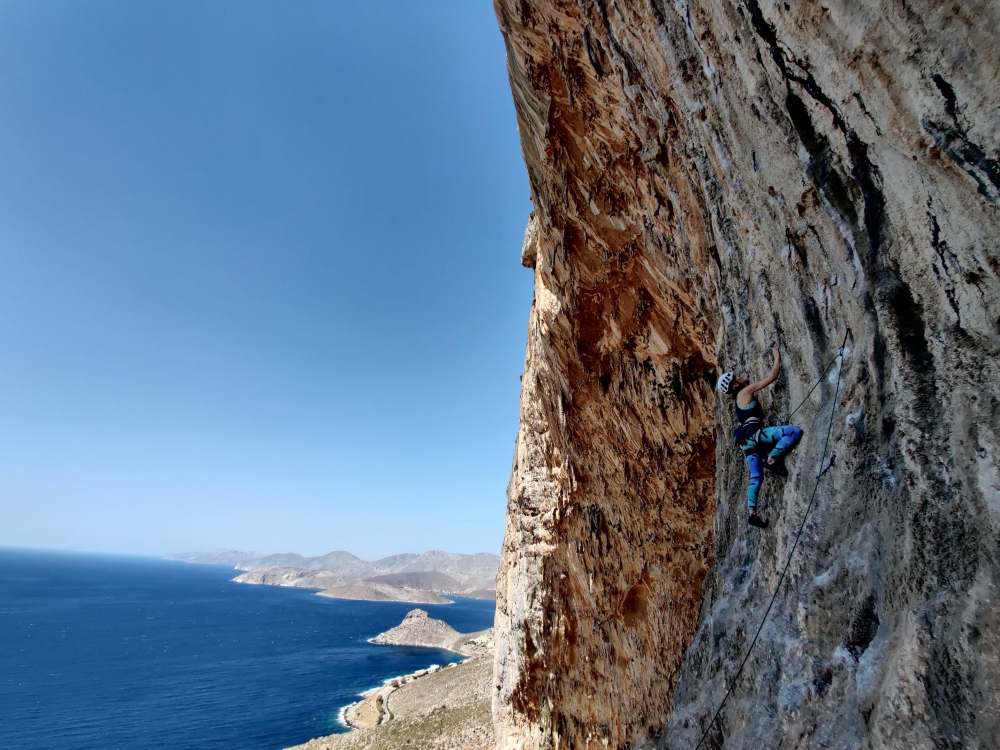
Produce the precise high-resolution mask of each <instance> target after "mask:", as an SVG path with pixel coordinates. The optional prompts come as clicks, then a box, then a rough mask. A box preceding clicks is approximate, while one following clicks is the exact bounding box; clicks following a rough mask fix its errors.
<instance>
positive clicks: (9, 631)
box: [0, 549, 495, 750]
mask: <svg viewBox="0 0 1000 750" xmlns="http://www.w3.org/2000/svg"><path fill="white" fill-rule="evenodd" d="M237 574H238V571H234V570H233V569H231V568H227V567H221V566H214V565H192V564H188V563H182V562H172V561H166V560H157V559H148V558H138V557H114V556H105V555H86V554H68V553H56V552H39V551H28V550H17V549H0V748H2V749H3V750H29V748H30V750H70V749H72V750H152V749H156V748H164V749H169V750H185V749H189V750H279V748H286V747H289V746H291V745H295V744H298V743H302V742H306V741H307V740H309V739H312V738H314V737H319V736H323V735H327V734H333V733H336V732H342V731H346V729H345V727H343V726H342V724H341V723H340V721H339V713H340V710H341V709H342V708H343V707H344V706H346V705H347V704H349V703H352V702H354V701H355V700H357V697H358V695H359V694H360V693H362V692H364V691H366V690H369V689H371V688H374V687H377V686H379V685H381V684H383V682H384V681H385V680H387V679H391V678H392V677H396V676H399V675H403V674H407V673H409V672H413V671H415V670H418V669H423V668H425V667H429V666H431V665H432V664H445V663H449V662H453V661H458V660H460V658H461V657H458V656H457V655H455V654H451V653H449V652H446V651H438V650H435V649H422V648H403V647H397V646H376V645H373V644H371V643H368V642H367V639H369V638H371V637H372V636H375V635H377V634H378V633H380V632H382V631H384V630H387V629H389V628H391V627H393V626H395V625H398V624H399V623H400V621H401V620H402V619H403V617H404V616H405V614H406V613H407V612H408V611H409V610H411V609H413V608H414V607H416V606H420V607H421V608H423V609H425V610H427V611H428V612H429V613H430V615H431V616H432V617H436V618H439V619H441V620H444V621H445V622H447V623H448V624H449V625H451V626H452V627H453V628H455V629H456V630H458V631H461V632H465V633H467V632H473V631H476V630H483V629H485V628H488V627H491V626H492V625H493V612H494V608H495V604H494V602H492V601H482V600H476V599H458V600H456V602H455V603H454V604H438V605H423V604H422V605H414V604H406V603H398V602H360V601H347V600H342V599H328V598H325V597H320V596H316V595H315V594H314V592H311V591H303V590H300V589H292V588H282V587H278V586H250V585H246V584H239V583H233V582H232V581H231V579H232V578H233V577H234V576H235V575H237Z"/></svg>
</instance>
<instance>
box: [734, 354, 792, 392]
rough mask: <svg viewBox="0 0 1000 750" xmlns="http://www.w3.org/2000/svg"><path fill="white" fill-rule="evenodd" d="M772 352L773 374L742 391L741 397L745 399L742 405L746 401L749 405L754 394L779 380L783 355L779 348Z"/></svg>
mask: <svg viewBox="0 0 1000 750" xmlns="http://www.w3.org/2000/svg"><path fill="white" fill-rule="evenodd" d="M771 351H772V352H774V366H773V367H772V368H771V374H770V375H768V376H767V377H766V378H764V379H763V380H758V381H757V382H756V383H751V384H750V385H748V386H745V387H744V388H743V389H741V390H740V392H739V396H742V397H743V398H740V403H742V402H743V400H744V399H746V400H747V403H749V399H750V397H751V396H753V394H755V393H756V392H757V391H760V390H763V389H764V388H767V387H768V386H769V385H771V383H773V382H774V381H775V380H777V379H778V374H779V373H780V372H781V353H780V352H779V351H778V348H777V347H774V348H773V349H771ZM739 396H738V398H739Z"/></svg>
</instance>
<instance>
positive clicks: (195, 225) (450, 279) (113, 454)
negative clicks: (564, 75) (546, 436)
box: [0, 0, 532, 560]
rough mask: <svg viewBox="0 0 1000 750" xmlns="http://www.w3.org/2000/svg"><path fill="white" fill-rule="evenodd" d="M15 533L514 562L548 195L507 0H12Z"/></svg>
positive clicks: (8, 527) (8, 509)
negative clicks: (535, 184) (537, 194)
mask: <svg viewBox="0 0 1000 750" xmlns="http://www.w3.org/2000/svg"><path fill="white" fill-rule="evenodd" d="M0 65H2V67H3V69H4V71H5V75H4V77H3V78H2V79H0V103H2V106H3V109H4V112H5V115H6V116H5V117H4V118H3V119H2V120H0V158H2V159H3V162H4V164H5V170H4V176H3V177H2V178H0V352H2V353H3V354H2V357H0V512H2V516H3V523H2V524H0V545H5V546H12V547H19V548H35V549H49V550H68V551H76V552H107V553H114V554H138V555H149V556H162V555H165V554H170V553H178V552H187V551H206V552H207V551H212V550H216V549H238V550H259V551H264V552H265V553H270V552H278V551H283V550H285V551H292V552H296V553H298V554H302V555H308V556H316V555H322V554H325V553H327V552H329V551H331V550H336V549H343V550H348V551H350V552H351V553H352V554H355V555H358V556H359V557H361V558H363V559H368V560H374V559H379V558H381V557H385V556H387V555H390V554H397V553H399V552H400V551H402V550H407V549H423V550H429V549H442V550H447V551H449V552H458V553H467V554H471V553H476V552H493V553H494V554H496V553H499V551H500V543H501V540H502V536H503V532H504V518H505V509H506V497H505V489H506V484H507V480H508V475H509V471H510V463H511V459H512V451H513V445H514V440H515V438H516V434H517V428H518V399H519V394H520V382H519V376H520V374H521V371H522V368H523V359H524V345H525V338H526V332H527V319H528V312H529V307H530V303H531V295H532V274H531V272H530V271H529V270H527V269H524V268H522V267H521V266H520V263H519V253H520V243H521V237H522V234H523V229H524V225H525V222H526V221H527V217H528V213H529V211H530V209H531V204H530V201H529V190H528V184H527V177H526V173H525V168H524V164H523V161H522V158H521V152H520V142H519V138H518V133H517V126H516V118H515V115H514V109H513V103H512V100H511V94H510V89H509V86H508V82H507V74H506V61H505V51H504V44H503V40H502V37H501V35H500V32H499V30H498V28H497V24H496V20H495V17H494V15H493V9H492V5H491V4H490V3H485V2H484V3H463V2H460V1H458V0H454V1H450V2H441V3H435V4H432V5H430V4H429V5H426V6H419V7H414V6H413V5H412V4H408V3H404V2H401V1H398V0H396V1H390V0H380V1H379V2H373V3H368V4H365V5H364V7H359V6H350V7H340V6H334V5H332V4H328V3H323V2H318V1H316V0H304V1H303V2H299V3H294V4H279V3H274V2H265V1H264V0H248V1H247V2H241V3H233V2H226V1H224V0H214V1H211V2H201V1H199V2H195V1H194V0H178V2H175V3H170V4H163V3H156V2H150V1H141V2H140V1H132V0H129V1H128V2H126V1H125V0H95V2H92V3H87V4H79V3H75V2H73V1H72V0H31V1H30V2H29V1H28V0H22V1H21V2H13V3H6V4H4V5H3V6H0Z"/></svg>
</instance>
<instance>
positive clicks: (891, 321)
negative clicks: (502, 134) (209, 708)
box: [493, 0, 1000, 750]
mask: <svg viewBox="0 0 1000 750" xmlns="http://www.w3.org/2000/svg"><path fill="white" fill-rule="evenodd" d="M494 5H495V8H496V12H497V17H498V20H499V23H500V28H501V30H502V32H503V35H504V40H505V44H506V51H507V63H508V71H509V76H510V83H511V89H512V92H513V98H514V103H515V107H516V110H517V118H518V128H519V132H520V136H521V144H522V150H523V155H524V160H525V163H526V166H527V172H528V177H529V181H530V186H531V197H532V201H533V203H534V207H535V210H534V213H533V215H532V217H531V219H530V221H529V223H528V228H527V231H526V233H525V242H524V247H523V249H522V256H521V259H522V263H523V264H524V265H525V266H527V267H529V268H531V269H532V273H533V274H534V284H535V295H534V301H533V303H532V309H531V315H530V320H529V325H528V343H527V356H526V361H525V368H524V374H523V378H522V383H523V388H522V394H521V415H520V431H519V434H518V438H517V444H516V449H515V455H514V463H513V471H512V476H511V480H510V485H509V491H508V511H507V530H506V538H505V541H504V546H503V554H502V561H501V563H500V571H499V575H498V591H497V617H496V664H495V668H496V673H495V679H494V683H493V684H494V703H493V707H494V720H495V729H496V735H497V743H498V745H497V746H498V748H500V750H515V749H516V750H536V749H541V748H555V747H560V748H585V747H602V748H610V749H613V750H626V749H628V750H631V748H634V747H636V746H638V745H640V744H642V743H645V742H650V741H653V742H656V741H658V742H659V746H660V747H661V748H664V749H666V748H678V749H680V748H695V747H696V746H697V745H698V744H699V741H700V739H701V738H702V737H703V735H705V734H706V732H707V733H708V734H707V737H706V742H705V744H704V745H702V746H703V747H711V748H734V749H735V748H750V747H753V748H762V747H788V748H792V747H795V748H827V747H830V748H866V749H871V750H879V749H882V748H899V747H907V748H913V749H914V750H916V749H918V748H919V749H920V750H925V749H926V750H932V749H933V750H943V749H945V748H948V749H951V748H954V749H955V750H957V749H958V748H979V749H981V750H985V748H993V747H996V744H997V736H998V731H1000V710H998V704H997V696H998V695H1000V636H998V629H997V625H998V622H1000V596H998V587H997V584H998V575H1000V557H998V555H997V549H998V548H1000V356H998V355H1000V318H998V311H1000V250H998V247H1000V245H998V239H997V238H998V237H1000V108H998V107H997V106H996V104H997V101H998V99H1000V45H998V44H997V33H998V30H1000V4H997V3H995V2H987V1H986V0H967V1H966V2H962V3H940V2H932V1H931V0H910V1H909V2H905V3H904V2H899V1H898V0H856V1H855V2H843V0H829V1H824V2H809V3H805V2H791V3H790V2H780V1H777V0H678V1H677V2H666V1H665V0H594V1H592V2H591V1H590V0H495V3H494ZM848 332H849V333H850V338H849V339H848V340H847V348H846V349H845V350H844V352H843V357H842V359H839V360H836V361H835V358H837V356H838V353H839V352H838V350H839V349H840V347H841V342H843V341H844V337H845V335H846V334H847V333H848ZM772 346H778V347H779V348H780V349H781V351H782V353H783V356H784V367H783V369H782V372H781V377H780V378H779V380H778V382H777V383H776V384H775V386H774V387H773V388H772V389H770V390H768V391H767V392H765V393H762V394H761V401H762V405H763V406H764V408H765V410H766V414H767V418H768V420H769V421H768V422H767V424H768V425H774V424H783V423H786V420H789V419H790V414H791V412H792V410H793V408H794V407H795V406H796V405H797V404H798V403H799V402H800V401H802V400H803V399H804V400H805V403H804V405H803V407H802V409H801V410H800V411H798V412H797V413H796V414H795V416H794V418H793V419H794V422H795V424H797V425H799V426H801V427H803V428H804V429H805V438H804V439H803V441H802V443H801V444H800V445H799V446H798V448H797V449H796V452H795V454H794V456H793V457H792V458H791V459H790V460H789V462H788V465H789V467H790V469H791V475H790V476H789V477H788V478H787V479H785V480H777V479H775V478H774V477H768V478H767V479H765V483H764V490H763V492H762V496H761V508H762V511H763V513H764V515H765V516H767V517H768V518H769V519H770V522H771V526H770V528H769V529H767V530H766V531H761V530H758V529H752V528H749V527H748V526H747V517H746V498H745V490H746V483H747V469H746V466H745V462H744V459H743V456H742V455H741V453H740V451H739V450H737V449H734V448H732V446H731V440H730V438H729V435H730V431H731V430H732V427H733V422H734V418H733V409H732V406H731V403H730V402H729V400H728V399H725V398H720V397H719V396H718V394H716V393H714V392H713V384H714V381H715V378H716V377H717V376H718V375H719V374H720V373H721V372H723V371H726V370H736V371H737V372H738V373H741V374H747V375H748V376H749V377H750V378H751V379H757V378H759V377H760V376H762V375H764V374H765V373H766V368H767V366H768V365H769V364H770V361H769V356H770V349H771V347H772ZM828 368H829V369H828ZM814 384H817V385H816V388H815V390H811V389H812V388H813V385H814ZM831 419H832V422H831ZM828 425H832V432H831V434H830V444H829V451H830V452H831V453H834V454H836V463H835V464H834V466H833V468H832V469H830V470H829V472H828V473H827V474H826V475H825V476H824V477H823V478H822V479H821V480H820V482H819V486H818V490H817V492H816V495H815V503H814V506H813V507H812V511H811V514H810V515H809V516H808V518H807V519H806V523H805V525H804V529H803V536H802V538H801V543H800V544H799V546H798V548H797V550H796V553H795V555H794V556H792V557H791V562H790V565H789V567H788V569H787V570H788V572H787V576H786V577H784V578H783V579H782V578H781V575H782V571H783V569H784V563H785V560H786V559H788V556H789V553H790V552H791V550H792V547H793V543H794V540H795V538H796V536H795V535H796V533H797V532H798V529H799V528H800V524H802V523H803V519H804V518H805V517H806V516H805V514H806V509H807V506H808V503H809V500H810V496H811V493H812V488H813V485H814V482H815V477H816V475H817V474H819V473H820V469H821V461H822V459H823V455H824V444H825V435H826V432H827V429H828ZM779 582H782V586H781V588H780V589H779ZM776 590H777V591H778V597H777V599H776V600H775V604H774V607H773V609H771V610H769V617H768V619H767V621H766V624H765V626H764V628H763V630H762V631H761V632H760V637H759V639H758V640H757V641H756V646H755V650H754V652H753V653H752V654H751V656H750V658H749V659H748V661H747V662H746V667H745V669H744V671H743V672H742V674H740V673H739V669H740V665H741V663H742V661H743V659H744V656H745V655H746V653H747V650H748V648H749V647H750V644H751V642H753V640H754V634H755V633H756V632H757V629H758V627H759V626H760V625H761V623H762V622H763V621H764V615H765V612H766V611H768V603H769V602H770V600H771V597H772V594H773V593H774V592H775V591H776ZM738 675H739V679H738V680H737V679H736V678H737V676H738ZM734 680H735V682H734ZM731 685H732V692H731V693H729V695H728V700H727V701H726V702H725V704H724V705H723V704H722V701H723V697H724V696H726V695H727V690H728V689H729V687H730V686H731ZM720 705H721V706H722V709H721V711H720V712H719V714H718V720H717V721H715V722H714V723H713V721H712V719H713V717H714V716H715V714H716V710H717V709H719V707H720Z"/></svg>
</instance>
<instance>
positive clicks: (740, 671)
mask: <svg viewBox="0 0 1000 750" xmlns="http://www.w3.org/2000/svg"><path fill="white" fill-rule="evenodd" d="M850 335H851V329H850V328H848V329H847V332H846V333H844V343H843V344H841V345H840V352H839V353H838V354H837V356H836V357H834V358H833V360H832V361H831V362H830V364H828V365H827V366H826V369H825V370H823V372H822V373H821V374H820V376H819V380H817V381H816V383H815V384H814V385H813V387H812V388H810V389H809V393H807V394H806V396H805V398H804V399H802V402H801V403H800V404H799V405H798V406H796V407H795V409H794V410H793V411H792V414H795V412H797V411H798V410H799V409H800V408H801V407H802V404H804V403H805V402H806V399H808V398H809V396H810V395H812V392H813V391H814V390H816V386H818V385H819V384H820V382H821V381H822V380H823V377H824V376H825V375H826V373H827V371H828V370H829V369H830V368H831V367H833V363H834V362H836V361H837V360H838V359H840V360H841V362H843V356H844V349H845V348H846V347H847V339H848V338H849V337H850ZM843 369H844V368H843V366H841V368H840V369H839V370H838V371H837V387H836V388H835V389H834V392H833V406H832V407H831V409H830V422H829V424H828V425H827V428H826V439H825V440H824V441H823V458H822V460H821V461H820V462H819V465H820V468H821V469H822V470H821V471H820V473H819V474H817V475H816V482H815V483H814V484H813V490H812V494H811V495H810V496H809V503H808V504H807V505H806V512H805V513H804V514H803V515H802V522H801V523H800V524H799V531H798V533H797V534H796V535H795V542H794V543H793V544H792V549H791V551H790V552H789V553H788V559H787V560H785V567H784V568H782V570H781V575H780V576H778V585H777V586H775V587H774V594H773V595H772V596H771V602H770V603H769V604H768V605H767V609H766V610H764V617H763V618H761V621H760V627H758V628H757V632H756V633H755V634H754V637H753V640H752V641H751V642H750V648H748V649H747V653H746V656H744V657H743V661H742V662H741V663H740V668H739V669H737V670H736V676H735V677H733V681H732V682H731V683H730V685H729V689H728V690H727V691H726V694H725V695H724V696H723V698H722V703H720V704H719V708H718V709H717V710H716V712H715V715H714V716H712V720H711V721H710V722H708V726H707V727H706V728H705V733H704V734H703V735H702V736H701V739H700V740H698V744H697V746H696V747H695V750H701V746H702V744H704V742H705V740H706V739H707V737H708V733H709V732H711V731H712V727H713V726H715V720H716V719H718V718H719V714H720V713H722V709H723V707H724V706H725V705H726V701H727V700H729V696H730V695H731V694H732V692H733V688H735V687H736V683H737V682H738V681H739V679H740V675H742V674H743V668H744V667H745V666H746V665H747V660H748V659H749V658H750V654H751V653H753V648H754V646H756V645H757V639H758V638H760V634H761V631H762V630H763V629H764V623H766V622H767V616H768V615H769V614H771V607H773V606H774V602H775V600H776V599H777V598H778V592H780V591H781V584H782V583H784V581H785V574H786V573H787V572H788V566H789V565H790V564H791V562H792V555H794V554H795V549H796V548H797V547H798V546H799V539H800V538H801V537H802V532H803V531H804V530H805V527H806V519H808V518H809V511H811V510H812V506H813V501H814V500H815V499H816V491H817V490H818V489H819V480H820V479H822V478H823V475H824V474H826V473H827V472H828V471H829V470H830V469H831V468H832V467H833V461H834V459H835V458H836V457H837V454H836V453H834V454H832V455H831V457H830V464H829V465H828V466H827V467H826V468H825V469H823V468H822V467H823V464H825V463H826V451H827V448H829V447H830V434H831V433H832V432H833V418H834V416H836V414H837V398H838V397H839V396H840V376H841V374H842V373H843ZM792 414H789V415H788V416H789V419H791V417H792Z"/></svg>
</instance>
